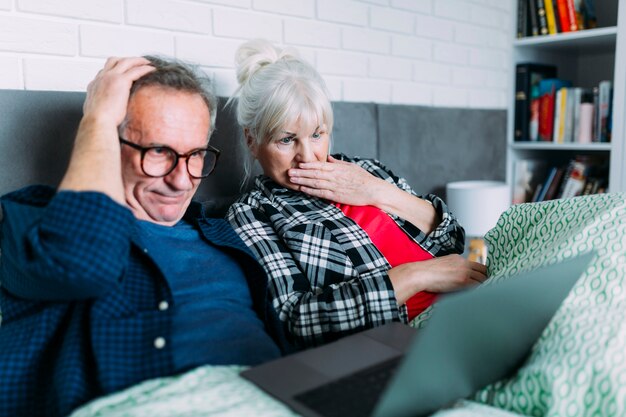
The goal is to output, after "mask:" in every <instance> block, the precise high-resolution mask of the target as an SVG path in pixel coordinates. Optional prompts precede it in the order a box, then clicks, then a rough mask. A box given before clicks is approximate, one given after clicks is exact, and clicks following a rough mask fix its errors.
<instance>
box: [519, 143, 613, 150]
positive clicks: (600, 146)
mask: <svg viewBox="0 0 626 417" xmlns="http://www.w3.org/2000/svg"><path fill="white" fill-rule="evenodd" d="M511 148H512V149H516V150H538V151H584V152H608V151H610V150H611V144H610V143H551V142H546V143H541V142H524V143H514V144H513V145H511Z"/></svg>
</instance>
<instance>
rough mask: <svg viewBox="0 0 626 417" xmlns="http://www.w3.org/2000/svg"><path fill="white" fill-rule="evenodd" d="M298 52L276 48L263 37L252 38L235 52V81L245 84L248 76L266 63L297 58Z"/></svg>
mask: <svg viewBox="0 0 626 417" xmlns="http://www.w3.org/2000/svg"><path fill="white" fill-rule="evenodd" d="M299 58H300V56H299V54H298V52H297V51H296V50H295V49H293V48H289V47H287V48H284V49H281V48H278V47H276V46H274V45H273V44H272V43H271V42H269V41H267V40H264V39H253V40H251V41H248V42H246V43H244V44H242V45H241V46H240V47H239V49H237V52H236V53H235V68H236V73H237V82H239V85H243V84H245V83H246V82H247V81H248V80H249V79H250V77H252V76H253V75H254V73H256V72H257V71H258V70H260V69H261V68H263V67H264V66H266V65H270V64H273V63H275V62H277V61H280V60H290V59H299Z"/></svg>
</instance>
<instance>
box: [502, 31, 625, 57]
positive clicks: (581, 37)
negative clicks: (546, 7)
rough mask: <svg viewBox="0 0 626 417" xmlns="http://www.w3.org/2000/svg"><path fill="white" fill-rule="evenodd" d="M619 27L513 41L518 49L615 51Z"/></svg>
mask: <svg viewBox="0 0 626 417" xmlns="http://www.w3.org/2000/svg"><path fill="white" fill-rule="evenodd" d="M616 39H617V27H616V26H611V27H605V28H596V29H586V30H580V31H577V32H567V33H558V34H556V35H543V36H533V37H527V38H522V39H516V40H515V41H513V46H515V47H517V48H525V47H528V48H532V49H543V50H546V51H558V52H564V51H571V50H600V51H602V50H610V51H612V50H614V49H615V42H616Z"/></svg>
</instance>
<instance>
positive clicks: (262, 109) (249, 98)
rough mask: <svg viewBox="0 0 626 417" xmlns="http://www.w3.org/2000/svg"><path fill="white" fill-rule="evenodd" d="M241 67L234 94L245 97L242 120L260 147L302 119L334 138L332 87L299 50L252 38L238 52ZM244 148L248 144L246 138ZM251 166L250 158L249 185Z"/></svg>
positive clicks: (240, 104)
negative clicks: (301, 55)
mask: <svg viewBox="0 0 626 417" xmlns="http://www.w3.org/2000/svg"><path fill="white" fill-rule="evenodd" d="M235 66H236V72H237V81H238V82H239V87H238V88H237V90H236V91H235V94H234V95H233V97H235V96H237V95H238V96H239V99H238V103H237V122H238V123H239V125H240V126H241V127H242V129H244V130H247V131H248V132H249V134H250V135H252V136H253V137H254V139H255V140H256V141H257V143H261V142H262V141H267V140H270V139H271V138H272V137H273V136H274V135H275V134H277V133H278V131H279V130H280V129H282V128H284V126H286V125H288V124H291V123H294V122H296V121H298V122H299V123H300V124H301V126H304V127H306V128H313V129H314V128H316V127H317V126H322V125H325V128H326V131H327V132H328V133H329V135H330V134H331V132H332V128H333V110H332V106H331V103H330V95H329V93H328V89H327V88H326V83H325V82H324V80H323V79H322V77H321V76H320V74H319V73H318V72H317V71H316V70H315V68H313V67H312V66H311V65H310V64H309V63H307V62H306V61H304V60H303V59H302V58H300V56H299V54H298V52H297V51H296V50H295V49H293V48H284V49H281V48H278V47H276V46H274V45H273V44H271V43H270V42H268V41H265V40H261V39H255V40H251V41H248V42H246V43H244V44H243V45H241V46H240V47H239V49H238V50H237V52H236V53H235ZM231 99H232V98H231ZM243 144H244V146H246V138H245V137H243ZM246 147H247V146H246ZM251 164H252V161H251V159H250V160H247V162H246V164H245V167H244V168H245V174H246V178H245V179H244V182H245V181H246V180H247V179H248V176H249V174H250V170H251Z"/></svg>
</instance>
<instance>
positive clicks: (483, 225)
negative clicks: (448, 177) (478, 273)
mask: <svg viewBox="0 0 626 417" xmlns="http://www.w3.org/2000/svg"><path fill="white" fill-rule="evenodd" d="M446 200H447V201H446V202H447V204H448V208H449V209H450V212H452V214H454V215H455V216H456V218H457V219H459V223H460V224H461V226H463V228H464V229H465V235H466V238H467V240H468V241H469V245H468V246H469V248H468V250H469V255H468V258H469V259H470V260H473V261H476V262H481V263H484V262H485V261H486V258H487V248H486V247H485V244H484V241H483V240H482V238H483V236H485V234H486V233H487V232H488V231H489V230H490V229H492V228H493V227H494V226H495V225H496V223H497V222H498V218H499V217H500V215H501V214H502V213H503V212H504V211H506V209H508V208H509V207H510V205H511V188H510V187H509V186H508V185H507V184H506V183H504V182H496V181H458V182H451V183H448V184H447V185H446Z"/></svg>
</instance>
